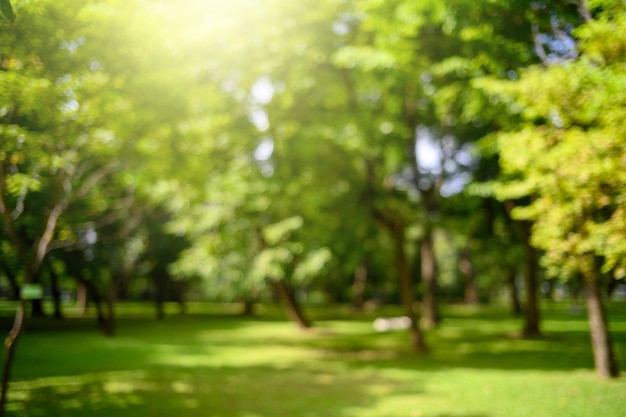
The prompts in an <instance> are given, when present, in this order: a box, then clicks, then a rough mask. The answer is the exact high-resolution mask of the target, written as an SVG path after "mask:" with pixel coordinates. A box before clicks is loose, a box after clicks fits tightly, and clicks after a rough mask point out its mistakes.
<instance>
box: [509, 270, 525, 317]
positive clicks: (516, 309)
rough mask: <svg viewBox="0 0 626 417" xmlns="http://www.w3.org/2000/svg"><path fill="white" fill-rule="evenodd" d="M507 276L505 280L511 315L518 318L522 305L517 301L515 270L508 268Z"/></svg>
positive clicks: (517, 290) (517, 291)
mask: <svg viewBox="0 0 626 417" xmlns="http://www.w3.org/2000/svg"><path fill="white" fill-rule="evenodd" d="M508 273H509V276H508V278H507V281H508V285H509V291H510V294H511V313H512V314H513V316H515V317H518V316H520V315H521V314H522V304H521V303H520V301H519V289H518V287H517V271H516V270H515V268H513V267H511V268H509V271H508Z"/></svg>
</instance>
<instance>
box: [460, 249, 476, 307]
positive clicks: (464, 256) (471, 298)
mask: <svg viewBox="0 0 626 417" xmlns="http://www.w3.org/2000/svg"><path fill="white" fill-rule="evenodd" d="M459 271H460V272H461V275H462V276H463V280H464V281H465V294H464V295H465V303H466V304H478V288H477V287H476V274H475V273H474V265H473V264H472V259H471V256H470V250H469V247H468V246H466V247H464V248H463V249H462V250H461V252H460V253H459Z"/></svg>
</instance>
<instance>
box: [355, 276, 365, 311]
mask: <svg viewBox="0 0 626 417" xmlns="http://www.w3.org/2000/svg"><path fill="white" fill-rule="evenodd" d="M366 281H367V267H366V266H365V265H359V266H358V267H357V268H356V269H355V270H354V280H353V281H352V308H354V309H355V310H356V311H362V310H363V302H364V293H365V282H366Z"/></svg>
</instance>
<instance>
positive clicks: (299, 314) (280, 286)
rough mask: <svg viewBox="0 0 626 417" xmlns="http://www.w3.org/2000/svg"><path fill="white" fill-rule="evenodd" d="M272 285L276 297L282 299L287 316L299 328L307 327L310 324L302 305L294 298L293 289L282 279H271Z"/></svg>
mask: <svg viewBox="0 0 626 417" xmlns="http://www.w3.org/2000/svg"><path fill="white" fill-rule="evenodd" d="M271 282H272V286H273V287H274V291H276V294H277V295H278V297H279V298H280V299H281V300H282V302H283V305H284V306H285V310H286V312H287V316H288V317H289V318H290V319H291V320H292V321H293V322H294V323H296V324H297V325H298V327H299V328H301V329H308V328H310V327H311V326H312V324H311V322H310V321H309V320H308V319H307V318H306V316H305V315H304V312H303V311H302V307H301V306H300V303H299V302H298V299H297V298H296V294H295V291H294V290H293V288H291V287H290V286H289V285H287V284H286V283H285V282H283V281H282V280H272V281H271Z"/></svg>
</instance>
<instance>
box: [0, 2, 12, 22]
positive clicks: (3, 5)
mask: <svg viewBox="0 0 626 417" xmlns="http://www.w3.org/2000/svg"><path fill="white" fill-rule="evenodd" d="M0 11H2V15H3V16H4V18H5V19H7V20H9V21H11V22H12V21H13V20H15V13H14V12H13V7H12V6H11V2H10V1H9V0H0Z"/></svg>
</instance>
